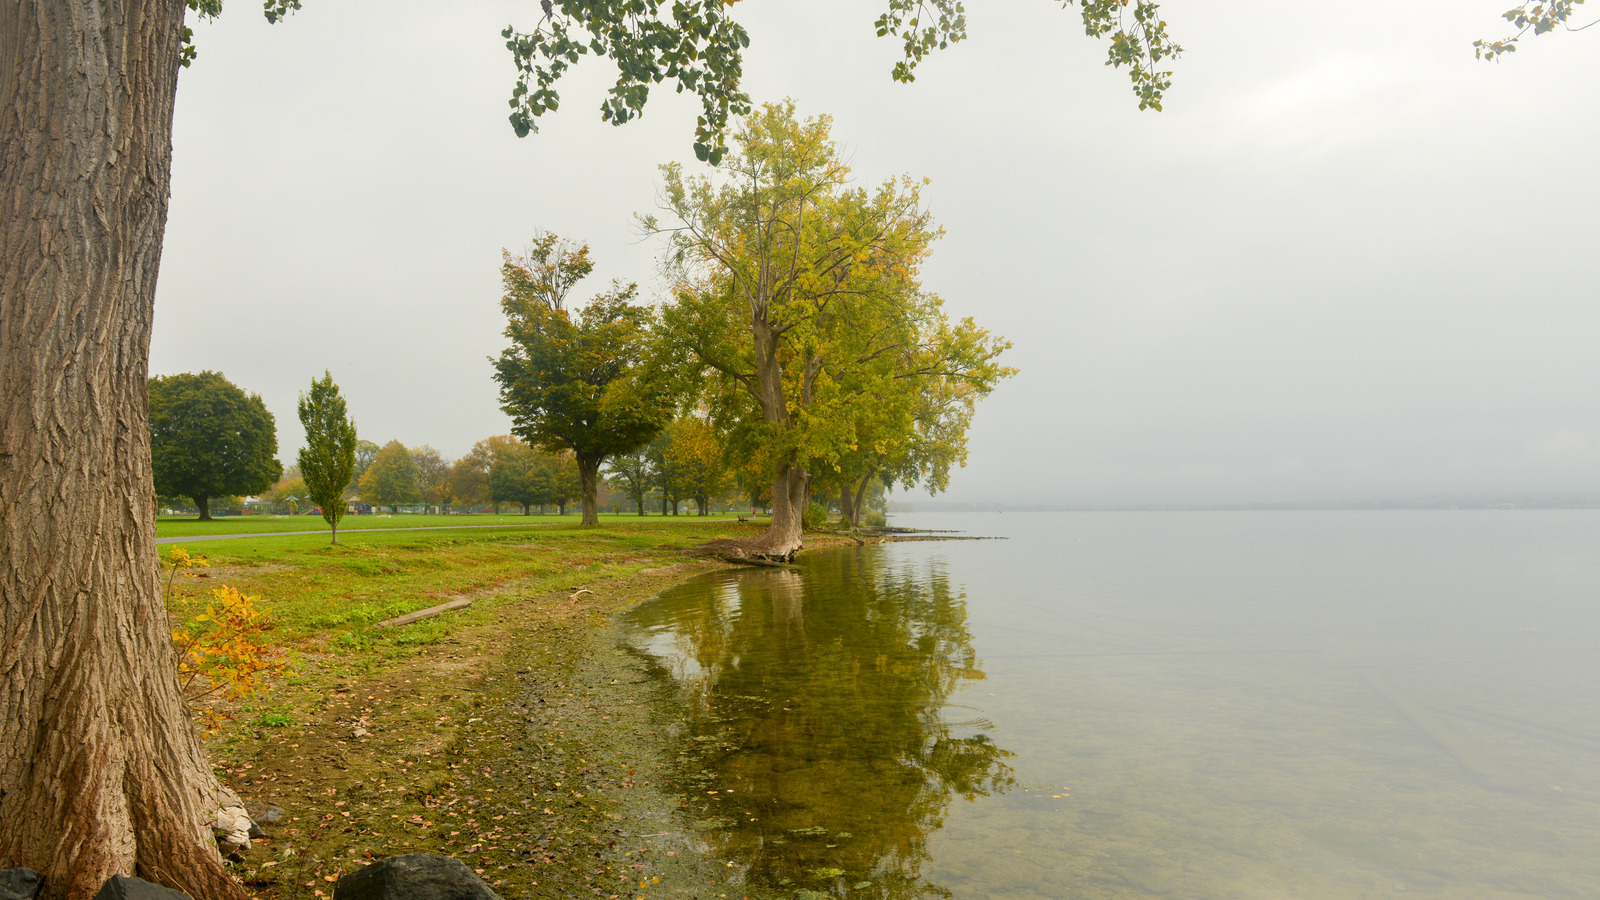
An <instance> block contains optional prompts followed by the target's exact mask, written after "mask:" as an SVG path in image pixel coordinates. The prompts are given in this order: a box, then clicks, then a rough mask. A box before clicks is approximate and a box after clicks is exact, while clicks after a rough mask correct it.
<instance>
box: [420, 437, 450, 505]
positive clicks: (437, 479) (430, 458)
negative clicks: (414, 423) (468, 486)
mask: <svg viewBox="0 0 1600 900" xmlns="http://www.w3.org/2000/svg"><path fill="white" fill-rule="evenodd" d="M411 462H412V463H413V464H414V465H415V466H416V468H417V489H418V490H419V491H421V492H422V502H423V503H434V504H445V503H449V502H450V462H449V460H447V459H445V458H444V456H443V455H442V454H440V453H439V451H438V450H435V449H433V448H432V447H430V446H428V445H427V444H423V445H422V446H420V447H412V448H411Z"/></svg>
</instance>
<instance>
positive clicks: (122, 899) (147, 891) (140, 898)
mask: <svg viewBox="0 0 1600 900" xmlns="http://www.w3.org/2000/svg"><path fill="white" fill-rule="evenodd" d="M94 900H189V895H188V894H185V893H183V892H182V891H175V890H173V889H172V888H169V887H162V886H161V885H159V884H151V883H150V882H148V881H145V880H144V879H143V878H130V877H129V876H127V875H113V876H111V877H110V878H107V879H106V883H105V884H103V885H101V886H100V892H99V893H98V894H95V895H94Z"/></svg>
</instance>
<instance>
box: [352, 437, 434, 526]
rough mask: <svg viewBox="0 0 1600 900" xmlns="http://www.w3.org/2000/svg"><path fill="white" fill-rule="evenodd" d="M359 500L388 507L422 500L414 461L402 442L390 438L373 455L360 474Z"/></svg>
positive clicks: (391, 507)
mask: <svg viewBox="0 0 1600 900" xmlns="http://www.w3.org/2000/svg"><path fill="white" fill-rule="evenodd" d="M361 499H362V500H363V501H365V502H367V503H370V504H372V505H373V506H387V507H389V508H390V509H391V510H393V508H394V507H396V506H399V505H400V504H402V503H421V502H422V488H421V486H420V485H419V484H418V483H417V463H416V461H415V460H413V459H412V458H411V451H409V450H407V449H406V448H405V445H403V444H401V443H400V442H399V441H390V442H389V443H387V444H384V445H383V449H381V450H379V451H378V455H377V456H374V457H373V458H372V465H370V466H368V467H367V471H366V473H365V474H363V475H362V476H361Z"/></svg>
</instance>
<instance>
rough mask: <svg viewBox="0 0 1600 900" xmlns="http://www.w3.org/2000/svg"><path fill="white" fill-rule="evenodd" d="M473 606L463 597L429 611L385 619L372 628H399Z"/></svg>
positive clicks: (424, 610) (431, 607)
mask: <svg viewBox="0 0 1600 900" xmlns="http://www.w3.org/2000/svg"><path fill="white" fill-rule="evenodd" d="M471 605H472V601H471V600H468V599H466V598H465V597H463V598H461V599H460V600H451V601H450V602H449V603H441V604H439V605H438V606H430V607H428V608H427V609H419V610H417V611H416V612H411V613H406V614H405V615H403V616H395V617H394V618H392V619H384V620H383V621H382V622H379V623H378V624H376V625H374V626H372V627H373V628H398V627H399V626H401V625H410V624H411V623H412V622H420V621H421V620H423V619H430V618H432V617H434V616H437V615H439V614H440V613H447V612H449V611H450V610H452V609H466V608H467V607H469V606H471Z"/></svg>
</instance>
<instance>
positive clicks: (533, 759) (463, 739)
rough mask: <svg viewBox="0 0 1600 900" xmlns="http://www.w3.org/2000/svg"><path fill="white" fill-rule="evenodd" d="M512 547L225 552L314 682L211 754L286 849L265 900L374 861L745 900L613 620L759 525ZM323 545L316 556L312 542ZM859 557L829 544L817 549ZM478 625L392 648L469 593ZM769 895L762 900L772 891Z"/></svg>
mask: <svg viewBox="0 0 1600 900" xmlns="http://www.w3.org/2000/svg"><path fill="white" fill-rule="evenodd" d="M541 525H542V527H539V528H538V529H537V530H536V531H526V532H511V533H505V532H502V531H500V530H498V529H495V530H491V531H485V532H481V533H472V534H464V533H462V532H459V531H458V532H453V533H452V532H444V533H425V532H401V531H399V530H395V531H393V532H386V533H368V534H363V535H360V537H359V539H358V538H357V537H356V536H355V535H351V536H350V538H349V539H348V540H347V542H346V543H343V544H341V545H340V546H339V547H327V546H326V545H325V544H321V543H320V541H319V539H317V538H310V539H307V538H298V537H284V538H258V539H253V540H244V539H240V540H230V541H228V542H226V543H225V544H205V543H201V541H200V539H199V536H196V537H197V539H196V540H195V544H194V547H193V548H192V552H197V553H199V552H203V553H207V554H210V555H211V559H210V563H211V565H210V567H209V568H207V569H201V570H198V574H200V575H202V576H208V577H197V578H195V579H190V580H186V581H184V582H181V584H180V588H179V594H180V597H179V598H178V600H179V603H178V605H180V606H181V605H183V604H184V603H185V602H188V603H189V604H192V603H193V602H194V599H195V597H196V596H197V595H200V594H203V593H204V592H205V591H206V590H208V589H210V588H212V587H215V586H217V585H218V584H222V583H226V584H230V585H232V586H234V587H236V588H238V589H239V590H241V591H243V592H244V593H246V594H251V595H254V596H257V597H259V598H260V599H259V600H258V603H259V604H260V606H261V607H262V608H263V609H264V610H266V611H267V612H269V613H271V614H272V615H273V616H274V617H275V618H276V619H277V620H278V622H279V633H278V634H277V641H278V643H279V645H280V646H282V647H284V648H285V649H287V650H288V651H289V652H290V653H291V654H292V655H293V657H294V665H293V670H292V673H291V674H290V675H289V677H288V678H286V679H284V681H283V683H281V684H279V685H277V686H276V687H275V689H274V690H273V691H272V692H271V693H270V694H268V695H265V696H263V697H261V698H258V699H257V700H256V701H254V702H251V703H247V704H243V705H241V706H239V707H238V708H237V709H234V710H232V713H233V715H234V716H235V718H234V720H233V721H232V722H230V723H228V724H226V725H225V726H224V727H223V728H222V729H221V730H220V731H219V732H218V733H217V734H215V735H213V736H212V738H211V739H210V740H209V742H208V744H209V749H210V751H211V756H212V760H213V762H214V763H215V764H216V766H217V768H218V773H219V775H220V776H221V777H222V778H223V780H224V781H225V783H227V784H228V785H229V786H230V787H232V788H233V789H234V790H236V791H238V792H239V794H240V795H241V797H243V798H244V800H245V802H246V804H247V806H248V808H249V809H250V811H251V813H252V814H253V815H254V817H255V818H256V819H257V820H258V822H259V823H260V824H261V826H262V829H263V832H264V837H261V838H259V839H257V840H256V841H254V842H253V847H252V851H251V853H250V854H249V856H248V857H247V858H246V860H245V861H244V862H242V863H239V864H237V868H236V871H237V873H238V874H239V876H240V878H241V880H242V881H243V882H244V884H245V886H246V888H247V889H248V890H249V891H250V892H251V893H252V894H254V895H255V896H258V897H262V898H277V897H283V898H288V897H328V896H331V895H332V889H333V882H334V881H335V880H336V879H337V878H338V877H339V876H340V875H343V874H347V873H348V872H350V871H353V870H355V869H356V868H358V867H360V866H361V865H362V864H363V863H364V862H370V861H371V860H373V859H378V858H382V857H384V856H390V855H398V854H402V853H410V852H419V851H425V852H434V853H440V854H443V855H447V856H453V857H456V858H459V859H462V860H463V861H466V862H468V863H469V864H470V865H471V866H472V867H473V868H474V869H478V870H481V872H480V874H481V875H482V876H483V877H484V878H485V880H486V881H488V882H489V884H491V885H492V886H493V887H494V888H495V890H496V891H498V892H500V893H501V895H502V896H504V897H506V898H507V900H516V898H520V897H567V896H584V897H588V896H596V895H598V896H602V897H612V896H617V897H656V896H659V897H718V896H724V895H725V896H729V897H743V896H746V895H747V891H746V890H745V889H744V888H743V887H741V885H740V884H739V881H740V873H739V871H738V870H737V868H736V867H734V868H730V866H729V864H728V863H727V862H726V861H721V860H716V859H712V858H709V857H707V856H705V855H703V853H702V850H703V844H702V842H700V841H698V840H697V838H696V834H695V830H694V829H695V824H696V823H695V822H694V821H692V819H689V818H688V817H685V816H683V815H682V814H680V812H679V803H680V801H679V799H678V798H679V794H678V793H677V791H676V787H675V785H676V783H678V782H680V781H682V780H683V777H684V776H685V775H686V774H688V775H692V774H693V773H685V772H683V771H678V770H679V769H681V768H682V766H683V765H685V763H684V762H683V761H682V760H679V759H678V758H676V757H675V756H674V751H673V740H672V738H673V735H672V733H671V729H672V723H671V722H664V721H661V717H659V716H657V715H656V713H655V710H656V709H657V708H658V705H659V703H660V702H661V701H662V700H663V698H662V697H660V696H657V695H656V693H655V692H656V691H658V690H659V687H658V686H656V685H655V684H654V683H653V682H651V681H650V680H649V679H647V678H645V677H644V671H643V669H642V668H641V666H640V664H639V662H638V661H637V660H635V659H634V658H633V657H631V656H630V655H628V654H626V653H625V652H624V651H622V650H621V649H620V648H618V647H617V646H616V644H615V641H614V638H613V635H612V632H611V628H610V625H611V617H612V615H613V614H614V613H616V612H617V611H619V610H621V609H623V608H625V607H627V606H630V605H632V604H635V603H638V602H640V601H643V600H647V599H650V598H651V597H653V596H655V595H656V594H657V593H659V592H660V591H661V590H662V589H664V588H666V587H669V586H671V585H673V584H676V583H678V582H680V581H682V580H684V579H686V578H689V577H692V576H694V575H696V574H699V573H702V572H708V571H712V570H715V569H719V568H726V567H727V564H725V563H721V562H715V561H705V560H699V559H694V558H691V557H687V556H685V554H684V552H683V551H684V550H686V549H688V548H691V547H693V546H696V545H698V544H700V543H703V542H704V541H706V540H711V539H713V538H718V537H734V536H740V535H746V534H752V533H755V532H757V531H758V530H759V526H756V525H750V524H740V523H738V522H737V521H735V520H731V519H729V520H720V521H719V520H711V521H707V522H695V521H692V520H691V521H681V520H680V521H667V522H663V521H662V520H660V519H655V520H645V521H644V522H642V523H641V522H619V521H617V520H608V521H607V522H606V523H605V524H604V525H603V526H602V527H601V528H598V529H580V528H577V527H573V526H567V527H561V526H560V525H555V526H550V525H548V524H543V523H541ZM308 540H309V541H310V542H311V543H310V544H308V543H307V541H308ZM829 543H844V544H850V543H854V541H853V539H850V538H848V537H842V536H828V535H819V536H813V537H808V545H809V546H811V547H818V546H822V545H827V544H829ZM462 596H466V597H470V598H472V599H473V600H474V603H473V606H472V607H471V608H469V609H467V610H463V611H461V612H457V613H451V614H448V615H445V616H440V617H438V618H437V619H430V620H427V621H424V622H419V623H417V624H414V625H410V626H406V627H405V628H402V629H382V630H377V631H375V630H374V629H373V627H372V626H373V625H374V624H375V623H376V622H377V621H379V620H380V619H383V618H388V617H389V616H391V615H392V614H398V613H400V612H409V611H411V610H412V609H418V608H422V607H425V606H430V605H433V604H435V603H438V602H441V601H443V600H447V599H452V598H454V597H462ZM751 896H753V895H751Z"/></svg>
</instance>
